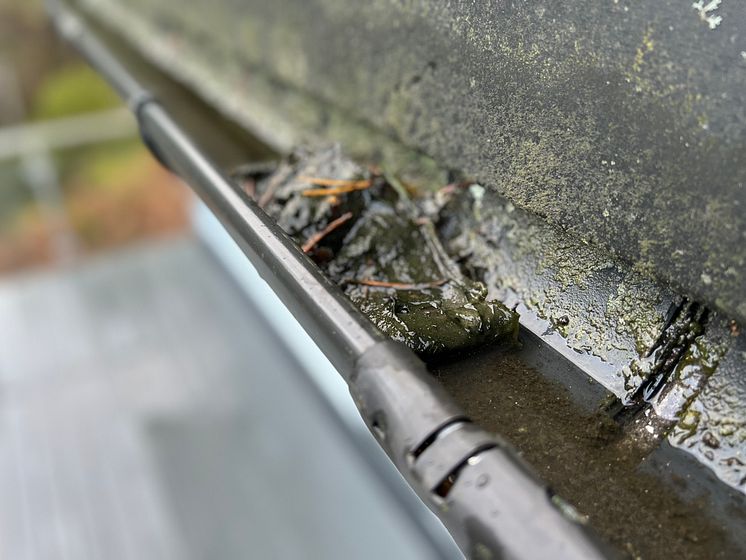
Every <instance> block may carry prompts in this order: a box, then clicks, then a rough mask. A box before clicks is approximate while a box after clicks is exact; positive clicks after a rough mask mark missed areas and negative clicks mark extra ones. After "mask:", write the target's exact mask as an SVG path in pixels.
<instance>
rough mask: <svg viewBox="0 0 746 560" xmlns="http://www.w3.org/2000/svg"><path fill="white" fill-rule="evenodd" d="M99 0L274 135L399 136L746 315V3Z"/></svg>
mask: <svg viewBox="0 0 746 560" xmlns="http://www.w3.org/2000/svg"><path fill="white" fill-rule="evenodd" d="M81 1H82V2H83V3H84V4H85V5H86V6H88V7H89V8H90V9H91V11H92V12H93V13H95V14H96V16H97V17H98V18H99V19H100V20H102V21H107V22H108V23H110V24H112V25H113V26H114V27H115V28H116V29H117V30H118V31H120V32H121V33H123V34H124V35H125V36H127V37H128V39H129V41H130V42H131V43H132V44H135V45H136V46H138V47H139V48H140V49H141V50H142V52H144V53H145V54H146V55H147V56H148V57H150V58H151V59H152V60H154V61H156V62H158V63H159V64H161V65H162V66H163V67H164V68H166V69H167V70H168V71H169V72H171V73H173V74H174V75H176V76H178V77H179V78H181V79H183V80H185V81H187V82H188V83H189V84H190V86H191V87H193V88H194V89H196V90H198V91H200V92H201V93H202V94H203V95H205V96H206V97H207V98H208V99H209V100H210V101H211V102H212V103H214V104H216V105H218V106H220V107H221V108H222V109H224V110H226V111H227V112H230V113H232V114H233V115H234V116H236V117H237V118H239V119H240V120H242V122H244V123H245V124H247V125H248V126H250V127H251V128H252V130H254V131H255V132H256V133H258V134H259V135H260V136H261V137H263V139H265V140H267V141H269V142H270V143H272V144H274V145H275V146H279V147H281V148H288V147H289V146H291V145H292V144H295V143H298V142H301V141H303V140H306V139H309V138H316V137H318V136H322V137H325V138H333V139H335V140H342V141H343V142H344V143H345V147H346V148H347V150H348V151H351V152H353V153H354V152H361V151H363V152H364V151H367V152H368V153H374V152H376V151H380V152H383V153H384V154H391V153H396V151H397V150H396V149H395V148H392V147H391V146H390V145H388V144H387V143H390V142H391V139H392V138H393V139H396V140H398V141H401V142H403V143H404V144H406V145H407V146H410V147H414V148H417V149H419V150H422V151H423V152H425V153H426V154H428V155H430V156H432V157H434V158H436V159H437V160H438V162H439V163H442V164H444V165H447V166H451V167H455V168H459V169H463V170H464V171H466V172H467V173H469V174H472V175H473V176H475V177H476V178H477V179H479V180H480V181H482V182H484V183H485V184H487V185H488V186H490V187H492V188H494V189H496V190H498V191H499V192H501V193H502V194H504V195H506V196H507V197H508V198H509V199H510V200H511V201H512V202H514V203H515V204H516V205H517V206H519V207H523V208H525V209H528V210H530V211H532V212H534V213H537V214H539V215H541V216H542V217H544V218H546V220H548V221H549V222H550V223H553V224H557V225H560V226H562V227H564V228H566V229H568V230H570V231H571V232H572V233H574V234H575V235H577V236H578V237H579V238H581V239H583V240H586V241H591V242H594V243H597V244H600V245H602V246H605V247H607V248H609V249H611V250H612V251H613V252H614V253H616V254H617V255H619V256H622V257H624V258H625V259H627V260H629V261H630V262H632V263H634V264H635V265H637V266H639V267H642V268H644V269H647V270H651V271H653V272H654V273H655V274H657V275H658V276H659V277H661V278H663V279H665V280H666V281H669V282H671V283H672V284H673V285H675V286H676V287H678V288H679V289H681V290H683V291H685V292H687V293H690V294H692V295H694V296H695V297H696V298H699V299H704V300H706V301H708V302H709V303H710V304H713V305H715V306H717V307H719V308H720V309H721V310H724V311H725V312H726V314H729V315H736V316H738V317H740V318H741V319H744V318H746V303H744V301H743V299H742V298H743V294H744V293H746V274H745V273H746V218H744V212H743V208H744V206H745V205H746V187H745V186H744V185H746V161H744V160H745V159H746V158H745V156H746V10H744V9H743V6H742V5H740V4H739V3H738V2H734V1H732V0H731V1H729V0H725V1H724V2H722V3H719V4H718V3H714V2H712V3H710V2H698V3H697V4H696V6H697V7H693V6H692V4H691V3H690V2H680V1H678V0H665V1H661V2H648V3H644V4H643V5H640V4H632V3H628V2H625V1H624V0H620V1H619V2H616V1H615V2H604V3H599V2H592V1H590V0H584V1H581V2H571V3H564V2H562V3H560V2H548V1H547V2H531V3H509V2H500V3H484V4H478V3H464V2H437V3H432V2H423V1H420V0H417V1H411V2H387V1H384V0H377V1H373V2H369V1H365V2H363V1H359V2H340V1H339V0H281V1H275V2H264V1H260V0H246V1H241V2H236V1H233V0H216V1H215V2H210V3H202V2H194V1H189V2H186V3H185V2H173V1H171V2H158V3H153V2H149V1H147V0H81ZM368 126H369V127H370V128H366V127H368ZM372 131H375V132H372Z"/></svg>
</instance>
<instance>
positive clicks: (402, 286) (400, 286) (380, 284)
mask: <svg viewBox="0 0 746 560" xmlns="http://www.w3.org/2000/svg"><path fill="white" fill-rule="evenodd" d="M446 282H448V280H447V279H445V278H442V279H440V280H434V281H433V282H420V283H418V284H407V283H404V282H385V281H383V280H371V279H367V278H363V279H361V280H356V279H354V278H348V279H346V280H344V283H346V284H360V285H362V286H372V287H374V288H393V289H394V290H423V289H425V288H437V287H438V286H442V285H443V284H445V283H446Z"/></svg>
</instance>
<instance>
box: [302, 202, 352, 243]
mask: <svg viewBox="0 0 746 560" xmlns="http://www.w3.org/2000/svg"><path fill="white" fill-rule="evenodd" d="M350 218H352V212H345V213H344V214H342V215H341V216H340V217H339V218H337V219H336V220H332V221H331V222H329V225H327V226H326V227H325V228H324V229H322V230H321V231H319V232H318V233H315V234H313V235H312V236H311V237H309V238H308V240H307V241H306V242H305V243H304V244H303V246H302V247H301V249H303V252H304V253H308V252H309V251H310V250H311V249H313V248H314V247H315V246H316V245H317V243H318V242H319V241H321V240H322V239H324V237H326V236H327V235H329V234H330V233H331V232H333V231H334V230H335V229H337V228H338V227H339V226H341V225H342V224H343V223H345V222H346V221H348V220H349V219H350Z"/></svg>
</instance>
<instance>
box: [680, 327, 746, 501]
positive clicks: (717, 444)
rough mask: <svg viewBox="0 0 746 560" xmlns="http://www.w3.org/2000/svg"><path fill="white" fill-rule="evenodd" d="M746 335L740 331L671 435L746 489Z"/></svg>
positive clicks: (682, 445) (741, 488) (726, 477)
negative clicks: (740, 333)
mask: <svg viewBox="0 0 746 560" xmlns="http://www.w3.org/2000/svg"><path fill="white" fill-rule="evenodd" d="M744 373H746V336H744V335H740V336H739V337H738V339H737V340H736V342H735V344H734V345H733V346H732V347H731V348H730V350H729V351H728V353H727V354H726V355H725V356H724V357H723V359H722V360H721V362H720V364H719V366H718V368H717V369H716V371H715V374H714V375H713V376H712V378H711V379H710V380H709V381H708V383H707V385H706V386H705V387H704V389H703V390H702V392H701V393H700V394H699V395H698V396H697V398H696V399H694V400H693V401H692V402H691V403H690V404H689V406H688V407H687V408H686V409H685V411H684V412H683V413H682V414H681V419H680V421H679V423H678V424H677V425H676V427H675V428H674V430H673V431H672V432H671V433H670V435H669V441H670V442H671V444H672V445H674V446H676V447H679V448H682V449H686V450H687V451H688V452H690V453H692V454H693V455H694V456H695V457H697V459H698V460H699V461H701V462H702V463H704V464H705V465H707V466H709V467H710V468H711V469H713V471H715V472H716V473H717V475H718V476H719V477H720V478H721V479H722V480H723V481H725V482H726V483H727V484H729V485H731V486H733V487H734V488H737V489H739V490H740V491H741V492H744V491H746V405H745V404H744V403H746V375H744Z"/></svg>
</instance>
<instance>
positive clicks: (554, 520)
mask: <svg viewBox="0 0 746 560" xmlns="http://www.w3.org/2000/svg"><path fill="white" fill-rule="evenodd" d="M48 6H49V12H50V14H51V15H52V18H53V20H54V22H55V24H56V26H57V28H58V30H59V31H60V33H61V35H62V36H63V37H64V38H65V39H67V40H68V41H69V42H71V43H72V44H73V45H75V47H77V49H78V50H79V51H80V52H81V53H82V54H83V55H84V56H85V57H86V58H87V59H88V61H89V62H90V63H91V64H92V65H93V66H94V67H95V68H96V69H97V70H98V71H99V72H100V73H101V74H102V75H103V76H105V77H106V79H107V80H108V81H109V83H110V84H111V85H112V86H113V87H114V88H115V89H116V90H117V92H118V93H119V94H120V95H121V96H122V98H123V99H124V100H125V101H126V102H127V103H128V105H129V107H130V109H131V110H132V112H133V113H134V114H135V116H136V118H137V121H138V123H139V126H140V131H141V134H142V138H143V141H144V142H145V144H146V145H147V146H148V147H149V148H150V149H151V150H152V151H153V153H154V154H155V155H156V157H157V158H158V159H159V160H160V161H161V162H162V163H163V164H164V165H165V166H166V167H168V168H169V169H171V170H172V171H173V172H174V173H176V174H177V175H179V176H180V177H181V178H182V179H184V180H185V181H186V182H187V183H188V184H189V185H190V186H191V188H192V189H193V190H194V191H195V192H196V193H197V194H198V195H199V196H200V198H201V199H202V200H203V201H204V202H205V203H206V204H207V206H208V207H209V208H210V209H211V210H212V212H213V213H214V214H215V215H216V217H217V218H218V219H219V220H220V222H221V223H222V224H223V226H224V227H225V228H226V229H227V230H228V232H229V233H230V234H231V236H232V237H233V239H234V240H235V241H236V242H237V244H238V245H239V246H240V247H241V249H242V250H243V252H244V253H245V254H246V256H247V257H248V258H249V259H250V260H251V262H252V263H253V264H254V266H256V268H257V269H258V271H259V273H260V274H261V276H262V277H263V278H264V279H265V280H266V281H267V283H268V284H269V285H270V286H271V287H272V289H273V290H274V291H275V292H276V293H277V294H278V296H279V297H280V299H281V300H282V301H283V303H284V304H285V305H286V306H287V307H288V308H289V309H290V311H291V312H292V313H293V314H294V315H295V316H296V318H297V319H298V320H299V322H300V323H301V324H302V325H303V327H304V328H305V329H306V330H307V332H308V333H309V334H310V335H311V337H312V338H313V339H314V341H315V342H316V343H317V344H318V345H319V347H320V348H321V349H322V351H323V352H324V353H325V354H326V355H327V356H328V358H329V359H330V361H331V362H332V363H333V364H334V366H335V367H336V368H337V370H338V371H339V372H340V374H341V375H342V376H343V378H344V379H345V381H346V382H347V383H348V385H349V387H350V392H351V393H352V395H353V398H354V400H355V402H356V404H357V406H358V408H359V410H360V413H361V415H362V417H363V419H364V420H365V423H366V424H367V426H368V427H369V428H370V430H371V432H372V433H373V434H374V436H375V437H376V438H377V440H378V441H379V443H380V444H381V446H382V448H383V449H384V450H385V451H386V453H387V454H388V455H389V457H390V458H391V460H392V461H393V462H394V464H395V465H396V467H397V468H398V469H399V471H400V472H401V473H402V474H403V475H404V476H405V477H406V479H407V480H408V481H409V483H410V484H411V485H412V487H413V488H414V489H415V490H416V492H417V493H418V495H419V496H420V497H421V498H422V499H423V501H425V503H427V504H428V506H429V507H430V508H431V509H432V510H433V511H434V512H435V513H436V514H437V515H438V517H440V519H441V520H442V521H443V523H444V525H445V526H446V527H447V528H448V530H449V531H450V532H451V534H452V535H453V536H454V538H455V539H456V541H457V543H458V544H459V546H460V547H461V549H462V550H463V551H464V553H465V554H466V555H467V556H470V557H480V558H482V557H489V558H495V557H500V558H556V559H560V558H568V559H569V558H588V559H590V558H604V557H606V556H605V554H604V553H603V552H601V549H600V548H599V546H598V545H597V544H596V542H595V540H594V539H593V538H592V537H591V536H590V535H589V534H588V532H587V531H586V529H585V528H584V527H582V526H581V525H580V524H579V523H578V522H577V517H574V515H573V510H572V508H570V507H569V506H567V505H565V504H564V503H563V502H562V501H561V500H559V499H558V498H557V497H556V496H553V495H552V493H551V492H550V491H549V489H548V488H546V487H545V486H544V485H543V484H542V483H541V482H540V481H539V480H538V479H537V478H536V477H535V476H534V475H533V474H532V473H531V472H530V470H529V469H528V468H526V466H525V465H524V464H523V463H522V462H521V461H520V459H518V457H517V456H516V455H515V454H514V452H513V451H512V450H511V449H509V448H508V447H507V446H506V445H505V444H504V443H503V442H502V441H501V440H499V439H497V438H495V437H494V436H492V435H491V434H488V433H487V432H486V431H485V430H482V429H481V428H479V427H478V426H476V425H474V424H473V423H471V422H470V421H469V419H468V418H467V417H466V416H465V415H464V414H463V413H462V411H461V410H459V408H458V407H457V406H456V405H455V404H454V403H453V401H452V400H451V398H450V397H449V396H448V395H447V394H446V393H445V392H444V390H443V389H442V388H441V387H440V386H439V385H438V384H437V383H436V382H435V381H434V380H433V379H432V378H431V376H430V375H429V374H428V372H427V370H426V368H425V366H424V364H423V363H422V362H421V361H420V360H419V359H418V358H417V357H416V356H415V355H414V354H413V353H412V352H411V351H409V350H408V349H407V348H405V347H403V346H401V345H399V344H396V343H394V342H392V341H390V340H388V339H387V338H386V337H384V336H383V335H382V334H381V333H380V332H378V330H377V329H376V328H375V327H374V326H373V325H372V324H371V323H370V322H369V321H368V319H367V318H366V317H364V316H363V315H361V314H360V312H359V311H358V310H357V309H356V308H355V307H354V306H353V305H352V304H351V303H350V302H349V301H348V300H347V299H346V298H345V297H344V295H343V294H342V293H341V291H340V290H339V289H338V287H337V286H335V285H333V284H332V283H331V282H330V281H329V280H328V279H327V278H326V277H325V276H324V275H323V274H322V273H321V272H320V271H319V270H318V268H317V267H316V265H315V264H314V263H313V262H312V261H311V260H309V259H308V258H307V257H306V256H305V255H304V254H303V253H302V251H300V249H299V248H298V247H297V246H296V245H295V243H294V242H293V241H292V240H290V239H289V238H288V237H287V236H286V235H285V234H284V232H282V231H281V230H280V229H279V228H278V227H277V225H276V224H275V223H274V222H273V221H272V220H271V219H270V218H269V217H268V216H267V215H266V214H265V213H264V212H263V211H262V210H261V209H260V208H259V207H258V206H257V205H256V204H255V203H254V202H253V201H251V200H250V199H248V198H247V197H246V196H245V195H244V194H243V193H242V192H241V191H240V189H239V188H238V187H237V185H235V184H234V183H233V182H231V181H230V180H229V179H228V178H226V177H225V176H224V175H223V173H222V172H221V171H220V170H219V169H218V168H217V167H216V166H215V165H213V164H212V163H211V162H210V161H209V160H208V159H207V157H206V156H205V155H204V154H203V153H202V152H201V151H200V149H199V148H198V147H197V146H196V145H195V144H194V143H193V142H192V141H191V140H190V138H188V137H187V135H186V134H185V133H184V132H183V131H182V130H181V128H180V127H179V125H178V124H177V123H176V122H175V121H174V120H173V119H172V118H171V117H170V116H169V114H168V113H167V112H166V110H165V109H164V108H163V106H161V104H160V103H159V102H158V100H157V99H155V98H154V97H153V96H152V95H151V94H150V92H148V91H147V90H146V89H145V88H143V87H142V86H141V85H140V84H139V83H138V82H137V80H135V79H134V78H133V77H132V75H131V74H130V73H129V72H128V71H127V69H126V68H124V67H123V66H122V64H120V62H119V61H118V60H117V59H116V58H115V57H114V56H113V55H112V53H111V52H110V51H109V50H108V49H107V47H106V46H105V45H104V43H103V42H102V41H101V40H99V39H98V38H97V37H96V36H95V34H94V33H92V31H91V30H90V29H89V28H88V27H87V26H86V24H85V22H84V21H83V20H82V19H81V18H80V17H79V16H78V15H77V14H75V13H74V12H73V11H71V10H70V9H69V8H67V7H66V6H64V5H63V4H62V3H61V2H57V1H52V2H50V3H49V5H48Z"/></svg>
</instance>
